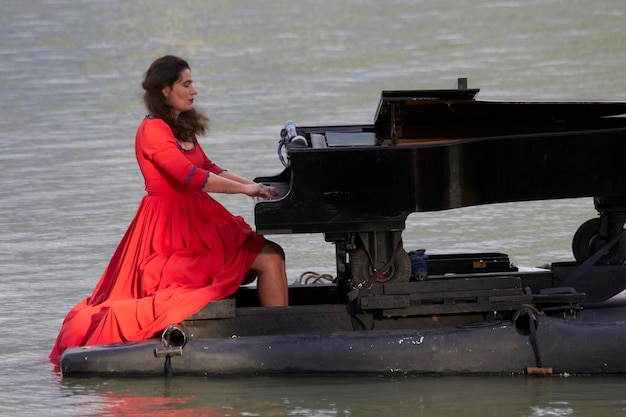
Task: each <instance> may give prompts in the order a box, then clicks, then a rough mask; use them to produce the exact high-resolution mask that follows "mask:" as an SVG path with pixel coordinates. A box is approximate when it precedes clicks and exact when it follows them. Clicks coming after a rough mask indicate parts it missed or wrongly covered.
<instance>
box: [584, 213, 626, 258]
mask: <svg viewBox="0 0 626 417" xmlns="http://www.w3.org/2000/svg"><path fill="white" fill-rule="evenodd" d="M599 231H600V218H595V219H590V220H587V221H586V222H584V223H583V224H582V225H580V227H579V228H578V230H576V233H575V234H574V239H573V240H572V252H573V254H574V259H576V261H578V262H584V261H585V260H587V259H589V257H591V256H592V255H593V254H594V253H595V252H596V241H597V240H598V232H599ZM611 239H612V238H609V239H608V240H605V241H603V242H601V246H603V245H606V244H607V243H608V242H609V241H610V240H611ZM621 243H622V242H617V243H616V244H615V245H614V246H613V247H612V248H611V250H610V251H609V253H608V254H606V255H605V256H603V257H602V258H600V263H602V262H607V261H610V262H612V263H624V261H625V260H626V252H625V250H624V248H626V245H623V244H621Z"/></svg>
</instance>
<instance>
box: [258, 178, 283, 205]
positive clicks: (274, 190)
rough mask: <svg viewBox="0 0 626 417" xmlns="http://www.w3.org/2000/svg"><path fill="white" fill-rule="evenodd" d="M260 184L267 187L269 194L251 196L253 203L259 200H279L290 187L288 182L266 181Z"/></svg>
mask: <svg viewBox="0 0 626 417" xmlns="http://www.w3.org/2000/svg"><path fill="white" fill-rule="evenodd" d="M260 185H262V186H264V187H266V188H267V189H269V191H270V194H269V195H267V194H265V195H255V196H253V197H254V203H255V204H256V203H259V202H261V201H271V200H279V199H281V198H283V197H284V196H285V194H287V192H288V191H289V188H290V187H289V184H286V183H282V182H275V183H266V184H260Z"/></svg>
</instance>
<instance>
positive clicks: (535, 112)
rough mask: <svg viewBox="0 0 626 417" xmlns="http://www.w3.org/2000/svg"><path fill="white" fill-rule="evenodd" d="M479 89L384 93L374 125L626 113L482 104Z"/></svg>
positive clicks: (612, 107)
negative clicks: (477, 96) (477, 98)
mask: <svg viewBox="0 0 626 417" xmlns="http://www.w3.org/2000/svg"><path fill="white" fill-rule="evenodd" d="M479 91H480V90H479V89H466V90H463V89H460V90H456V89H455V90H407V91H383V92H382V94H381V98H380V102H379V104H378V109H377V111H376V116H375V119H374V120H375V121H374V124H375V125H376V126H377V127H379V128H381V127H385V126H390V125H391V124H392V118H393V119H395V123H394V124H397V125H405V126H406V125H411V124H431V123H442V122H443V123H486V122H497V123H502V122H529V121H533V122H547V121H568V120H569V121H571V120H592V119H598V118H603V117H608V116H618V115H624V114H626V102H609V101H584V102H539V101H537V102H534V101H527V102H506V101H478V100H475V96H476V95H477V94H478V92H479Z"/></svg>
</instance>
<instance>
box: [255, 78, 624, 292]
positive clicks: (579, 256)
mask: <svg viewBox="0 0 626 417" xmlns="http://www.w3.org/2000/svg"><path fill="white" fill-rule="evenodd" d="M478 92H479V90H478V89H468V88H467V80H466V79H459V87H458V88H457V89H451V90H424V91H383V92H382V95H381V98H380V103H379V105H378V110H377V112H376V116H375V120H374V124H368V125H349V126H317V127H315V126H313V127H309V126H298V127H297V129H296V134H297V140H295V141H294V140H293V138H292V136H293V134H291V135H290V134H289V132H287V131H286V130H285V129H283V132H282V136H281V141H280V144H281V146H283V145H284V148H285V149H287V152H286V156H285V157H283V154H284V152H283V151H282V150H281V148H279V154H280V155H281V159H283V163H284V165H285V168H284V170H283V171H282V172H281V173H280V174H278V175H276V176H273V177H259V178H256V179H255V181H257V182H263V183H267V184H272V185H275V186H276V187H278V188H279V189H280V190H281V194H280V195H279V196H278V197H275V198H273V199H272V200H269V201H267V200H266V201H258V202H257V203H256V205H255V211H254V214H255V223H256V227H257V230H258V231H259V232H260V233H265V234H272V233H323V234H324V236H325V240H326V241H328V242H333V243H335V245H336V253H337V279H338V281H339V282H340V283H341V282H348V281H352V284H351V286H352V287H355V286H358V285H359V282H364V281H366V280H367V279H368V278H371V277H373V278H374V279H375V280H376V281H378V282H388V281H392V280H394V281H408V280H409V278H410V267H411V266H410V260H409V257H408V255H407V253H406V251H405V250H404V248H403V247H402V237H401V234H402V231H403V230H404V228H405V221H406V218H407V216H408V215H409V214H410V213H414V212H425V211H435V210H447V209H454V208H458V207H466V206H472V205H479V204H490V203H500V202H514V201H530V200H545V199H559V198H573V197H593V201H594V202H595V207H596V209H597V210H598V212H599V216H598V218H594V219H591V220H589V221H588V222H586V223H584V224H583V225H581V227H580V228H579V229H578V231H576V233H575V235H574V238H573V244H572V248H573V252H574V256H575V259H576V260H577V261H580V262H583V261H585V260H586V259H588V258H590V257H591V256H592V255H594V254H595V253H596V252H597V251H599V250H600V249H601V248H603V249H604V250H605V252H606V253H605V254H603V256H602V258H601V259H600V260H599V263H603V264H623V263H624V261H625V260H626V239H622V238H621V237H620V238H619V239H615V240H616V242H614V243H613V244H612V245H610V246H609V247H608V249H607V246H606V245H607V243H608V242H611V240H612V239H613V238H615V237H617V236H622V235H621V234H622V232H623V227H624V223H625V222H626V168H624V157H625V156H626V118H625V117H619V116H620V115H624V114H626V103H625V102H501V101H480V100H476V99H475V96H476V94H477V93H478Z"/></svg>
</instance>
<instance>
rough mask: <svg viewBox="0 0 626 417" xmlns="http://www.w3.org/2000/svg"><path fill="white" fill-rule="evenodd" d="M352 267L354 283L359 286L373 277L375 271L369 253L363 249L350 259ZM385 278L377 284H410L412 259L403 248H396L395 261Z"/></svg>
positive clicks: (378, 280) (377, 280)
mask: <svg viewBox="0 0 626 417" xmlns="http://www.w3.org/2000/svg"><path fill="white" fill-rule="evenodd" d="M350 264H351V267H352V282H353V284H354V285H357V284H359V283H361V282H363V281H365V280H367V278H368V277H370V276H372V275H373V273H374V271H373V269H372V266H371V265H370V261H369V257H368V256H367V252H366V251H365V249H363V248H359V249H357V250H356V252H354V254H353V255H352V256H351V257H350ZM385 275H386V276H385V277H384V278H377V279H376V280H375V282H379V283H388V282H408V281H409V280H410V279H411V259H410V258H409V254H408V253H406V251H405V250H404V249H403V248H402V247H398V248H396V251H395V253H394V261H393V263H392V264H391V266H390V267H389V270H388V273H387V274H385Z"/></svg>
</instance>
